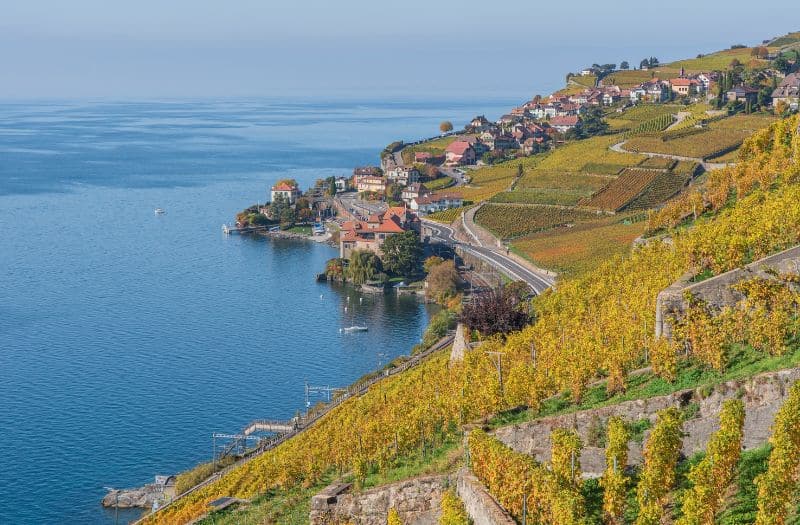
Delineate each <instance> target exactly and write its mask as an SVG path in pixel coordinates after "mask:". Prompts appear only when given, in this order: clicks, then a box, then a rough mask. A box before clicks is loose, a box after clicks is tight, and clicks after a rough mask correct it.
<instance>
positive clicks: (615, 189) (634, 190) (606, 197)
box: [580, 168, 671, 211]
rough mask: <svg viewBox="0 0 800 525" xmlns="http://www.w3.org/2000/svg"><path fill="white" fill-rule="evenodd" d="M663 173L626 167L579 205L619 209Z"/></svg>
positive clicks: (612, 209) (600, 208)
mask: <svg viewBox="0 0 800 525" xmlns="http://www.w3.org/2000/svg"><path fill="white" fill-rule="evenodd" d="M663 173H664V172H661V171H658V170H646V169H639V168H631V169H626V170H625V171H624V172H622V174H621V175H620V176H619V177H618V178H617V179H615V180H614V181H612V182H611V183H609V185H608V186H606V187H605V188H603V189H602V190H600V191H599V192H598V193H596V194H595V195H592V197H591V198H590V199H587V200H585V201H583V202H581V203H580V205H581V206H584V207H586V208H593V209H598V210H610V211H619V210H621V209H622V208H624V207H625V206H626V205H627V204H628V203H629V202H630V201H631V200H632V199H634V198H635V197H636V196H638V195H639V194H640V193H642V191H644V189H645V188H646V187H647V186H648V185H649V184H650V183H652V182H653V181H655V180H656V178H658V177H659V175H662V174H663ZM670 196H671V195H670Z"/></svg>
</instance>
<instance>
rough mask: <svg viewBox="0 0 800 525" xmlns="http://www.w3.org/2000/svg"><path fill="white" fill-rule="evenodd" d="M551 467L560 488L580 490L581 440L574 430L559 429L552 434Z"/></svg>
mask: <svg viewBox="0 0 800 525" xmlns="http://www.w3.org/2000/svg"><path fill="white" fill-rule="evenodd" d="M550 442H551V443H552V453H551V456H550V465H551V470H552V472H553V474H555V476H556V481H557V482H558V484H559V486H562V487H571V488H578V487H579V486H580V483H581V462H580V458H581V447H582V444H581V438H580V437H579V436H578V433H577V432H575V431H574V430H567V429H564V428H557V429H555V430H553V432H552V433H551V434H550Z"/></svg>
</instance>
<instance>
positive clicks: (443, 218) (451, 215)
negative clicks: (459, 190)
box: [425, 206, 472, 224]
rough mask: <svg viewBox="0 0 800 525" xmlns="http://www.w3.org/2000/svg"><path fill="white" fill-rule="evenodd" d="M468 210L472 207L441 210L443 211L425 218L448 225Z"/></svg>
mask: <svg viewBox="0 0 800 525" xmlns="http://www.w3.org/2000/svg"><path fill="white" fill-rule="evenodd" d="M470 208H472V206H462V207H460V208H450V209H449V210H443V211H437V212H436V213H431V214H429V215H426V216H425V218H426V219H430V220H432V221H436V222H441V223H443V224H450V223H451V222H453V221H454V220H456V219H458V218H459V217H461V214H462V213H464V212H465V211H467V210H468V209H470Z"/></svg>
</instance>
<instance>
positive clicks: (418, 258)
mask: <svg viewBox="0 0 800 525" xmlns="http://www.w3.org/2000/svg"><path fill="white" fill-rule="evenodd" d="M381 252H382V253H383V266H384V268H386V270H387V271H388V272H390V273H392V274H394V275H401V276H408V275H414V274H415V273H417V272H418V271H419V267H420V264H421V262H422V247H421V246H420V244H419V237H418V236H417V233H416V232H415V231H412V230H409V231H407V232H403V233H399V234H396V235H392V236H391V237H389V238H387V239H386V240H385V241H384V242H383V246H382V247H381Z"/></svg>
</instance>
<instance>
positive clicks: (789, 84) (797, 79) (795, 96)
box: [772, 73, 800, 110]
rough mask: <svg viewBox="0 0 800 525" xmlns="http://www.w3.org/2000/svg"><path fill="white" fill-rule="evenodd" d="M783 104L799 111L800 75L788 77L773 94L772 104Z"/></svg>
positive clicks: (793, 74)
mask: <svg viewBox="0 0 800 525" xmlns="http://www.w3.org/2000/svg"><path fill="white" fill-rule="evenodd" d="M778 102H783V103H784V104H786V105H788V106H789V107H790V108H791V109H793V110H796V109H798V104H800V73H792V74H791V75H786V76H785V77H784V79H783V80H781V83H780V84H779V85H778V87H777V88H775V90H774V91H773V92H772V103H773V105H774V104H777V103H778Z"/></svg>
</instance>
